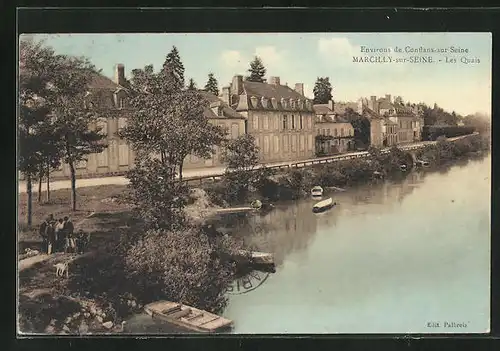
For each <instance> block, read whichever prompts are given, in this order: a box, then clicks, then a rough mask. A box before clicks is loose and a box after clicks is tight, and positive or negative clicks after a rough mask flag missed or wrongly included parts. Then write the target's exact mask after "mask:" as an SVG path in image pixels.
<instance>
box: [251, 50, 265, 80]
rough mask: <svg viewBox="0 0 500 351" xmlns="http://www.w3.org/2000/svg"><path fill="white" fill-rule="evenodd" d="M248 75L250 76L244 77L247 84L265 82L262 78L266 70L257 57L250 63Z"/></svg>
mask: <svg viewBox="0 0 500 351" xmlns="http://www.w3.org/2000/svg"><path fill="white" fill-rule="evenodd" d="M248 73H250V75H249V76H248V77H246V80H248V81H249V82H259V83H263V82H264V81H265V80H264V76H265V75H266V68H265V67H264V64H263V63H262V59H261V58H260V57H259V56H255V57H254V59H253V60H252V62H250V68H249V69H248Z"/></svg>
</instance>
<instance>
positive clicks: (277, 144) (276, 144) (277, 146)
mask: <svg viewBox="0 0 500 351" xmlns="http://www.w3.org/2000/svg"><path fill="white" fill-rule="evenodd" d="M273 151H274V152H276V153H278V152H280V138H279V136H277V135H275V136H274V150H273Z"/></svg>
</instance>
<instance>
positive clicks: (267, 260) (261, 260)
mask: <svg viewBox="0 0 500 351" xmlns="http://www.w3.org/2000/svg"><path fill="white" fill-rule="evenodd" d="M237 259H238V260H239V261H240V262H242V261H246V262H247V263H250V264H255V265H273V264H274V256H273V254H271V253H267V252H259V251H246V250H239V251H238V255H237Z"/></svg>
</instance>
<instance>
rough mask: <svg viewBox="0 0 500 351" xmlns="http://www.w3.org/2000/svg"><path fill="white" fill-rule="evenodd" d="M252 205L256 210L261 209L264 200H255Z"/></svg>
mask: <svg viewBox="0 0 500 351" xmlns="http://www.w3.org/2000/svg"><path fill="white" fill-rule="evenodd" d="M250 206H251V207H252V208H253V209H255V210H260V209H261V208H262V202H261V201H260V200H254V201H252V203H251V204H250Z"/></svg>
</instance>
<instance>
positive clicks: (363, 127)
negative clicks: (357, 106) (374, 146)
mask: <svg viewBox="0 0 500 351" xmlns="http://www.w3.org/2000/svg"><path fill="white" fill-rule="evenodd" d="M343 117H344V118H345V119H346V120H347V121H348V122H349V123H351V125H352V127H353V128H354V140H355V143H356V144H361V145H370V120H368V118H366V117H365V116H361V115H360V114H359V113H357V112H356V111H354V110H353V109H351V108H347V109H346V111H345V112H344V114H343Z"/></svg>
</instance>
